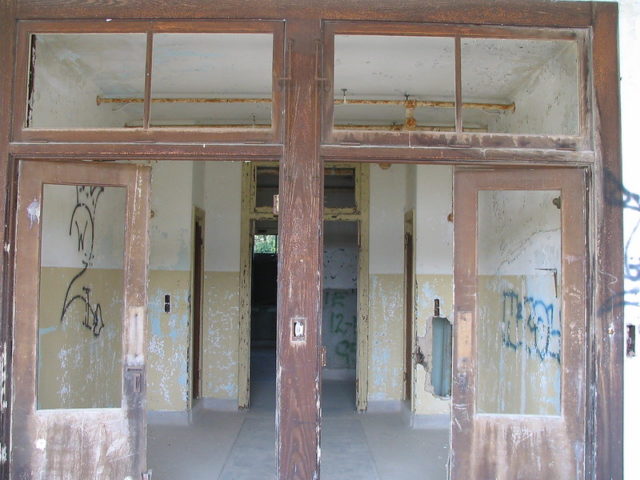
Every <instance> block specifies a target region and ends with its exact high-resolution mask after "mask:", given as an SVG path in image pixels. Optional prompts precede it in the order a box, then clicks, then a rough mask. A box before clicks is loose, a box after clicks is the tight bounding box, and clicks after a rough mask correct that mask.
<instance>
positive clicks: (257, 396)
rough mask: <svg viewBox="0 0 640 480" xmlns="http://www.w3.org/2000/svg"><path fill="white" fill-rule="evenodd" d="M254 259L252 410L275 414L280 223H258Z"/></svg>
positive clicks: (252, 290) (252, 274) (255, 231)
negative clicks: (269, 411) (266, 409)
mask: <svg viewBox="0 0 640 480" xmlns="http://www.w3.org/2000/svg"><path fill="white" fill-rule="evenodd" d="M253 230H254V234H253V252H252V255H251V346H250V348H251V358H250V363H251V368H250V372H251V397H250V404H249V406H250V408H251V407H256V406H260V407H262V408H267V407H268V409H270V410H275V386H276V342H277V333H278V332H277V330H278V327H277V303H278V302H277V301H278V223H277V221H273V220H262V221H256V222H254V228H253Z"/></svg>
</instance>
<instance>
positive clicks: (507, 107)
mask: <svg viewBox="0 0 640 480" xmlns="http://www.w3.org/2000/svg"><path fill="white" fill-rule="evenodd" d="M105 103H119V104H122V103H144V98H142V97H103V96H100V95H98V96H97V97H96V104H97V105H102V104H105ZM151 103H271V99H270V98H221V97H211V98H209V97H178V98H173V97H156V98H152V99H151ZM334 103H335V105H401V106H404V107H405V108H417V107H431V108H455V107H456V102H450V101H445V100H413V99H407V100H376V99H346V98H337V99H335V101H334ZM462 108H468V109H476V110H493V111H503V112H513V111H515V109H516V104H515V103H513V102H512V103H482V102H464V103H463V104H462Z"/></svg>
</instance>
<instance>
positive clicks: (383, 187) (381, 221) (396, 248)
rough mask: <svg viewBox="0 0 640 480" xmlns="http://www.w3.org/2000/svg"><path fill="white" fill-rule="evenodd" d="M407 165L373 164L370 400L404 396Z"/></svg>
mask: <svg viewBox="0 0 640 480" xmlns="http://www.w3.org/2000/svg"><path fill="white" fill-rule="evenodd" d="M406 168H407V167H406V166H404V165H393V166H390V167H389V168H387V169H382V168H380V166H378V165H371V167H370V192H371V193H370V205H369V231H370V244H369V349H370V350H369V396H368V400H369V402H372V401H373V402H375V401H398V400H401V399H402V396H403V391H402V390H403V374H404V372H403V354H404V348H403V338H404V326H403V324H404V315H403V313H404V296H403V285H404V273H403V272H404V209H405V199H406V193H405V188H406V185H405V182H406Z"/></svg>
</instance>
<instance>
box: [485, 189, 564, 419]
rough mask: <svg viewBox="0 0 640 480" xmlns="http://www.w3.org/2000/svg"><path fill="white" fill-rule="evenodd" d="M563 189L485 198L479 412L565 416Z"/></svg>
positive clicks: (492, 194) (495, 194)
mask: <svg viewBox="0 0 640 480" xmlns="http://www.w3.org/2000/svg"><path fill="white" fill-rule="evenodd" d="M559 206H560V192H558V191H481V192H479V194H478V246H477V248H478V253H477V255H478V304H477V313H478V319H477V325H476V328H477V349H478V352H477V368H478V376H477V379H476V389H477V411H478V412H479V413H505V414H531V415H559V414H560V413H561V410H560V395H561V378H562V324H561V318H562V312H561V310H560V308H561V305H562V301H561V299H562V291H561V285H562V270H561V269H562V264H561V251H562V244H561V231H560V226H561V223H560V222H561V219H560V213H561V212H560V209H559Z"/></svg>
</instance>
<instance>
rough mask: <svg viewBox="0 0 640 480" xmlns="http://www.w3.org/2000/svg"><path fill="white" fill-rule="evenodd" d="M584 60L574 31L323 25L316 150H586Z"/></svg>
mask: <svg viewBox="0 0 640 480" xmlns="http://www.w3.org/2000/svg"><path fill="white" fill-rule="evenodd" d="M586 52H587V50H586V32H584V31H582V30H567V29H529V28H522V29H503V28H498V27H497V28H485V27H471V26H469V27H464V26H448V27H446V28H445V27H440V26H426V25H418V24H410V25H407V24H402V25H399V24H386V25H384V26H382V25H380V24H372V23H369V24H366V23H355V22H329V23H328V24H327V28H326V34H325V41H324V51H323V60H322V66H323V72H322V74H323V76H324V77H325V78H328V79H329V80H330V82H328V83H329V86H328V87H327V88H326V89H325V90H326V92H325V101H324V126H323V142H324V143H325V144H382V145H400V146H402V145H405V146H406V145H413V146H420V145H423V146H429V145H442V146H471V147H473V146H478V147H480V146H487V147H489V146H491V147H510V148H513V147H516V148H518V147H526V148H559V149H568V150H572V149H575V150H578V149H584V150H588V149H590V142H589V139H588V138H587V137H588V132H589V131H590V124H589V118H588V115H587V114H586V112H587V111H588V96H587V90H588V89H587V88H586V85H587V81H588V78H587V73H586V69H585V63H586V62H585V58H586V57H587V53H586ZM514 137H516V138H514ZM551 137H553V138H551Z"/></svg>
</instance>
